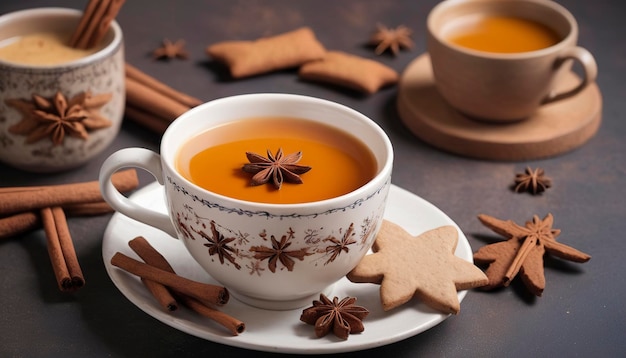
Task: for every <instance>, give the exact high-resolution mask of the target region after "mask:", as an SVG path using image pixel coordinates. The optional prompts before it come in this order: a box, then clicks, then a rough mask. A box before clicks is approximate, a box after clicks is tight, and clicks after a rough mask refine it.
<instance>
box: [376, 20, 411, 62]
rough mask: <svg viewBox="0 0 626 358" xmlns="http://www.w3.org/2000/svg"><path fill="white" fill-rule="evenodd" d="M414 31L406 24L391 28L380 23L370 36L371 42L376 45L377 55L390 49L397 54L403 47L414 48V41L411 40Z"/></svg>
mask: <svg viewBox="0 0 626 358" xmlns="http://www.w3.org/2000/svg"><path fill="white" fill-rule="evenodd" d="M412 33H413V31H411V29H409V28H408V27H406V26H404V25H400V26H398V27H396V28H395V29H390V28H388V27H386V26H384V25H382V24H378V25H377V30H376V32H374V34H373V35H372V36H371V37H370V41H369V43H370V44H371V45H375V46H376V49H375V50H374V52H375V53H376V54H377V55H380V54H382V53H383V52H385V51H387V50H390V51H391V53H393V55H394V56H395V55H397V54H398V52H400V49H402V48H406V49H411V48H413V41H412V40H411V34H412Z"/></svg>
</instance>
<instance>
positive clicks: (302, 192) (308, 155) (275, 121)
mask: <svg viewBox="0 0 626 358" xmlns="http://www.w3.org/2000/svg"><path fill="white" fill-rule="evenodd" d="M279 149H281V150H282V152H283V155H284V156H286V155H289V154H291V153H296V152H301V153H302V158H301V160H300V161H298V163H297V164H299V165H303V166H309V167H311V170H309V171H308V172H306V173H304V174H301V175H300V176H301V179H302V183H301V184H296V183H290V182H286V181H285V182H284V183H283V184H282V185H281V187H280V189H277V188H276V187H275V186H273V185H272V183H271V182H270V183H268V184H264V185H251V178H252V175H253V174H251V173H247V172H244V171H243V170H242V167H243V165H244V164H246V163H249V161H248V159H247V157H246V152H252V153H256V154H258V155H260V156H263V157H267V156H268V151H269V152H270V153H271V155H272V156H276V153H277V151H278V150H279ZM176 166H177V170H178V171H179V173H180V174H181V175H183V176H184V177H185V178H186V179H188V180H189V181H191V182H193V183H194V184H196V185H198V186H200V187H202V188H204V189H207V190H209V191H212V192H214V193H217V194H221V195H224V196H227V197H230V198H235V199H241V200H246V201H253V202H261V203H272V204H294V203H305V202H313V201H320V200H325V199H330V198H334V197H337V196H341V195H343V194H347V193H349V192H351V191H354V190H355V189H357V188H359V187H361V186H363V185H364V184H366V183H367V182H368V181H370V180H371V179H372V178H373V177H374V176H375V175H376V172H377V170H378V168H377V165H376V160H375V158H374V155H373V154H372V153H371V151H370V150H369V149H368V148H367V146H366V145H365V144H364V143H363V142H362V141H361V140H360V139H358V138H356V137H354V136H353V135H351V134H349V133H347V132H344V131H342V130H339V129H337V128H333V127H331V126H328V125H325V124H321V123H317V122H314V121H311V120H306V119H299V118H287V117H259V118H247V119H241V120H239V121H234V122H230V123H227V124H224V125H221V126H218V127H215V128H212V129H209V130H207V131H205V132H203V133H200V134H198V135H196V136H195V137H194V138H192V139H190V140H189V141H188V142H187V143H186V144H184V145H183V146H182V147H181V149H180V151H179V154H178V156H177V164H176Z"/></svg>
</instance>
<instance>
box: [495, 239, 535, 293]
mask: <svg viewBox="0 0 626 358" xmlns="http://www.w3.org/2000/svg"><path fill="white" fill-rule="evenodd" d="M535 246H537V237H536V236H534V235H530V236H526V237H525V238H524V239H523V242H522V246H521V247H520V248H519V250H518V251H517V254H516V255H515V258H514V259H513V262H511V266H509V269H508V270H507V271H506V273H505V274H504V278H503V285H504V286H508V285H509V284H510V283H511V280H513V278H514V277H515V276H516V275H517V273H518V272H519V270H520V268H521V267H522V264H523V263H524V260H526V256H528V254H529V253H530V251H531V250H532V249H533V248H534V247H535Z"/></svg>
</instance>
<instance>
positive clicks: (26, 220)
mask: <svg viewBox="0 0 626 358" xmlns="http://www.w3.org/2000/svg"><path fill="white" fill-rule="evenodd" d="M37 226H39V216H38V215H37V214H35V213H34V212H30V211H28V212H25V213H19V214H15V215H12V216H9V217H6V218H1V219H0V239H6V238H9V237H12V236H14V235H19V234H22V233H25V232H27V231H30V230H33V229H35V228H36V227H37Z"/></svg>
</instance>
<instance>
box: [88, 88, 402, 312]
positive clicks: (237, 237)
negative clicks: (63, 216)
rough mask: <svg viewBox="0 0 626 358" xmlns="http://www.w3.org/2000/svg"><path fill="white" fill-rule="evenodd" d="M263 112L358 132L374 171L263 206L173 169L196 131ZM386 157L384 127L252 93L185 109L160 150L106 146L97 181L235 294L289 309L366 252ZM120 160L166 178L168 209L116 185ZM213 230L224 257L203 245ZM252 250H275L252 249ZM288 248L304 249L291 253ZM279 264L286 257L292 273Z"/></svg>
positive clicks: (318, 104)
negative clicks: (143, 203)
mask: <svg viewBox="0 0 626 358" xmlns="http://www.w3.org/2000/svg"><path fill="white" fill-rule="evenodd" d="M267 116H270V117H293V118H305V119H311V120H314V121H316V122H319V123H323V124H326V125H330V126H332V127H336V128H339V129H341V130H343V131H346V132H348V133H351V134H353V135H355V136H356V137H357V138H360V139H361V140H362V141H363V142H364V143H365V144H366V145H367V147H368V148H369V149H370V150H371V152H372V153H373V154H374V156H375V159H376V164H377V170H376V175H375V176H374V177H373V178H372V179H371V180H370V181H369V182H368V183H367V184H365V185H364V186H362V187H360V188H358V189H356V190H354V191H352V192H350V193H348V194H345V195H342V196H339V197H336V198H332V199H328V200H323V201H316V202H309V203H302V204H266V203H256V202H248V201H242V200H238V199H233V198H229V197H226V196H223V195H219V194H216V193H213V192H210V191H207V190H205V189H203V188H201V187H199V186H197V185H195V184H193V183H192V182H190V181H189V180H187V179H185V178H184V177H183V176H182V175H181V174H180V173H178V172H177V171H176V169H175V161H176V156H177V153H178V151H179V149H180V148H181V146H182V145H184V144H185V143H186V142H187V141H188V140H189V139H190V138H192V137H194V136H195V135H197V134H198V133H200V132H202V131H204V130H207V129H210V128H213V127H215V126H218V125H220V124H224V123H228V122H231V121H236V120H240V119H245V118H251V117H267ZM209 145H210V143H208V144H207V146H209ZM392 163H393V149H392V146H391V143H390V141H389V138H388V137H387V135H386V134H385V132H384V131H383V130H382V129H381V128H380V127H379V126H378V125H377V124H376V123H374V122H373V121H372V120H371V119H369V118H367V117H366V116H364V115H362V114H360V113H358V112H357V111H355V110H353V109H350V108H348V107H345V106H343V105H340V104H337V103H334V102H330V101H326V100H322V99H317V98H312V97H305V96H298V95H289V94H250V95H241V96H234V97H227V98H222V99H217V100H214V101H211V102H208V103H205V104H203V105H200V106H198V107H195V108H193V109H191V110H190V111H188V112H186V113H184V114H183V115H182V116H180V117H179V118H178V119H176V120H175V121H174V122H173V123H172V124H171V125H170V126H169V128H168V129H167V130H166V132H165V134H164V135H163V138H162V142H161V148H160V155H159V154H157V153H154V152H152V151H149V150H147V149H141V148H127V149H122V150H120V151H118V152H116V153H113V154H112V155H111V156H110V157H109V158H108V159H107V160H106V161H105V162H104V163H103V164H102V169H101V172H100V185H101V190H102V194H103V196H104V198H105V199H106V201H107V202H109V204H111V206H112V207H113V208H115V209H116V210H117V211H119V212H121V213H122V214H124V215H127V216H129V217H131V218H134V219H136V220H138V221H141V222H143V223H145V224H148V225H150V226H153V227H156V228H158V229H161V230H162V231H165V232H166V233H168V234H170V235H171V236H173V237H177V238H178V239H180V240H181V242H182V244H184V245H185V246H186V248H187V250H188V251H189V253H190V254H191V256H192V257H193V258H194V259H195V260H196V261H197V262H198V263H199V264H200V265H201V266H202V267H203V268H204V269H205V270H206V271H207V272H208V273H209V274H210V275H211V276H212V277H213V278H214V279H216V280H217V281H219V282H220V283H221V284H223V285H224V286H225V287H226V288H228V289H229V290H230V292H231V293H232V294H233V296H234V297H236V298H239V299H240V300H241V301H243V302H246V303H248V304H251V305H255V306H258V307H262V308H268V309H293V308H296V307H302V306H304V305H307V304H310V302H311V300H312V299H314V298H316V297H319V293H320V292H324V291H325V290H326V289H327V288H329V287H332V284H333V283H335V282H336V281H337V280H339V279H341V278H342V277H343V276H345V275H346V274H347V273H348V272H349V271H350V270H351V269H352V268H354V267H355V266H356V264H357V263H358V262H359V261H360V260H361V259H362V257H363V256H364V255H365V254H366V253H367V251H368V250H369V249H370V247H371V245H372V244H373V242H374V238H375V234H376V232H377V230H378V228H379V225H380V223H381V221H382V219H383V213H384V210H385V204H386V200H387V193H388V190H389V186H390V181H391V169H392ZM125 167H137V168H141V169H144V170H147V171H149V172H150V173H152V174H153V175H154V176H155V177H156V179H157V180H158V181H159V182H160V183H161V184H162V185H164V191H165V198H166V201H167V205H166V206H167V208H168V214H163V213H160V212H156V211H154V210H152V209H150V208H144V207H140V206H138V205H137V204H135V203H133V202H132V201H130V200H129V199H127V198H125V197H124V196H123V195H121V194H120V193H119V192H118V191H117V190H116V189H115V188H114V187H113V185H112V184H111V181H110V177H111V175H112V174H113V173H115V172H116V171H117V170H119V169H122V168H125ZM200 232H202V234H199V233H200ZM207 237H208V238H209V239H207ZM216 237H218V239H219V238H220V237H221V238H222V239H226V241H224V245H225V246H228V248H224V250H226V251H223V253H224V255H223V256H222V254H220V253H219V252H217V251H209V248H208V247H207V244H208V245H212V244H213V243H211V242H209V240H216V239H215V238H216ZM230 239H232V240H230ZM281 240H282V244H281ZM253 248H256V249H253ZM258 248H262V249H263V250H265V252H266V253H267V252H270V253H271V252H274V253H275V255H269V256H268V255H259V254H258V252H259V251H258V250H257V249H258ZM290 252H291V253H296V252H299V253H302V252H306V255H304V256H303V257H300V258H298V257H296V255H291V256H290ZM164 255H165V256H167V253H164ZM300 256H302V255H300ZM286 261H289V262H291V263H292V264H293V268H292V270H289V269H288V267H287V265H285V262H286ZM272 265H273V266H274V269H273V270H272V268H271V266H272Z"/></svg>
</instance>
